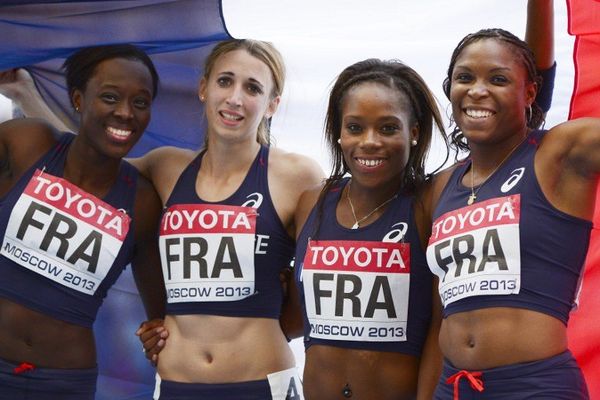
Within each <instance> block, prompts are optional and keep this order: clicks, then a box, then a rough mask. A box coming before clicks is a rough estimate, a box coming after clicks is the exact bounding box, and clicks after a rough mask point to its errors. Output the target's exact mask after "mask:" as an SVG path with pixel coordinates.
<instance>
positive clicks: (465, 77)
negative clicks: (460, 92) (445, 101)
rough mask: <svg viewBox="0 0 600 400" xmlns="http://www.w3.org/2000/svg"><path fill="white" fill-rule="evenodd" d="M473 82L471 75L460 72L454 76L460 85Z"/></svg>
mask: <svg viewBox="0 0 600 400" xmlns="http://www.w3.org/2000/svg"><path fill="white" fill-rule="evenodd" d="M471 80H473V77H472V76H471V74H467V73H466V72H459V73H456V74H455V75H454V81H455V82H458V83H466V82H470V81H471Z"/></svg>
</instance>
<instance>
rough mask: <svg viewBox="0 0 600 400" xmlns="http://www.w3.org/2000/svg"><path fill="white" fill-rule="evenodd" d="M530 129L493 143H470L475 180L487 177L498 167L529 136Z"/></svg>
mask: <svg viewBox="0 0 600 400" xmlns="http://www.w3.org/2000/svg"><path fill="white" fill-rule="evenodd" d="M528 134H529V131H527V132H524V133H523V134H522V135H514V136H513V137H511V138H509V139H507V140H504V141H502V142H497V143H493V144H485V145H479V144H470V147H471V151H470V158H471V162H472V165H473V166H475V180H477V179H485V178H486V177H487V176H489V175H490V174H491V173H492V171H494V170H495V169H497V168H498V167H499V166H500V165H501V164H502V163H504V161H506V159H507V158H509V157H510V155H511V154H512V153H513V152H514V151H515V150H516V148H517V147H519V145H520V144H521V143H523V141H524V140H525V139H526V138H527V135H528Z"/></svg>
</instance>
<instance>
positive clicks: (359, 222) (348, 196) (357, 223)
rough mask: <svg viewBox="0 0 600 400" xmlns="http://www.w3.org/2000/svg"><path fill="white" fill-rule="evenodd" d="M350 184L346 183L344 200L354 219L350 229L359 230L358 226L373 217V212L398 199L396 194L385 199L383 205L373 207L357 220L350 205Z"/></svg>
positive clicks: (352, 206)
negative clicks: (346, 188) (348, 205)
mask: <svg viewBox="0 0 600 400" xmlns="http://www.w3.org/2000/svg"><path fill="white" fill-rule="evenodd" d="M351 184H352V181H350V182H348V190H347V191H346V199H348V204H350V210H351V211H352V217H353V218H354V225H352V228H351V229H358V228H360V224H361V223H362V222H363V221H365V220H366V219H367V218H369V217H370V216H371V215H373V214H374V213H375V211H377V210H379V209H380V208H381V207H383V206H385V205H386V204H387V203H389V202H390V201H392V200H394V199H395V198H396V197H398V193H396V194H395V195H393V196H392V197H390V198H389V199H387V200H386V201H384V202H383V203H381V204H380V205H378V206H377V207H375V208H374V209H373V210H372V211H371V212H370V213H368V214H367V215H365V216H364V217H362V218H360V219H358V218H356V212H354V205H353V204H352V200H351V199H350V185H351Z"/></svg>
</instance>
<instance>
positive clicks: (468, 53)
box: [455, 38, 524, 69]
mask: <svg viewBox="0 0 600 400" xmlns="http://www.w3.org/2000/svg"><path fill="white" fill-rule="evenodd" d="M521 57H522V56H521V55H520V54H519V53H518V51H517V50H516V49H515V48H514V47H513V45H511V44H510V43H507V42H505V41H502V40H498V39H492V38H486V39H480V40H477V41H475V42H473V43H470V44H469V45H467V46H465V48H464V49H463V50H462V51H461V52H460V54H459V55H458V57H457V58H456V64H455V67H461V66H468V67H471V66H472V65H479V66H482V65H486V66H494V67H496V68H509V69H515V68H519V67H520V68H524V65H523V61H522V58H521Z"/></svg>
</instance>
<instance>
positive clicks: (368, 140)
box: [361, 128, 381, 147]
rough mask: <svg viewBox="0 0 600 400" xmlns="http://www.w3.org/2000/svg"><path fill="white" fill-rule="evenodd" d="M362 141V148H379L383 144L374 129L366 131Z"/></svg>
mask: <svg viewBox="0 0 600 400" xmlns="http://www.w3.org/2000/svg"><path fill="white" fill-rule="evenodd" d="M361 139H362V140H361V146H362V147H377V146H379V145H380V144H381V141H380V140H379V135H378V133H377V131H376V130H375V129H373V128H369V129H365V131H364V133H363V135H362V138H361Z"/></svg>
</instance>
